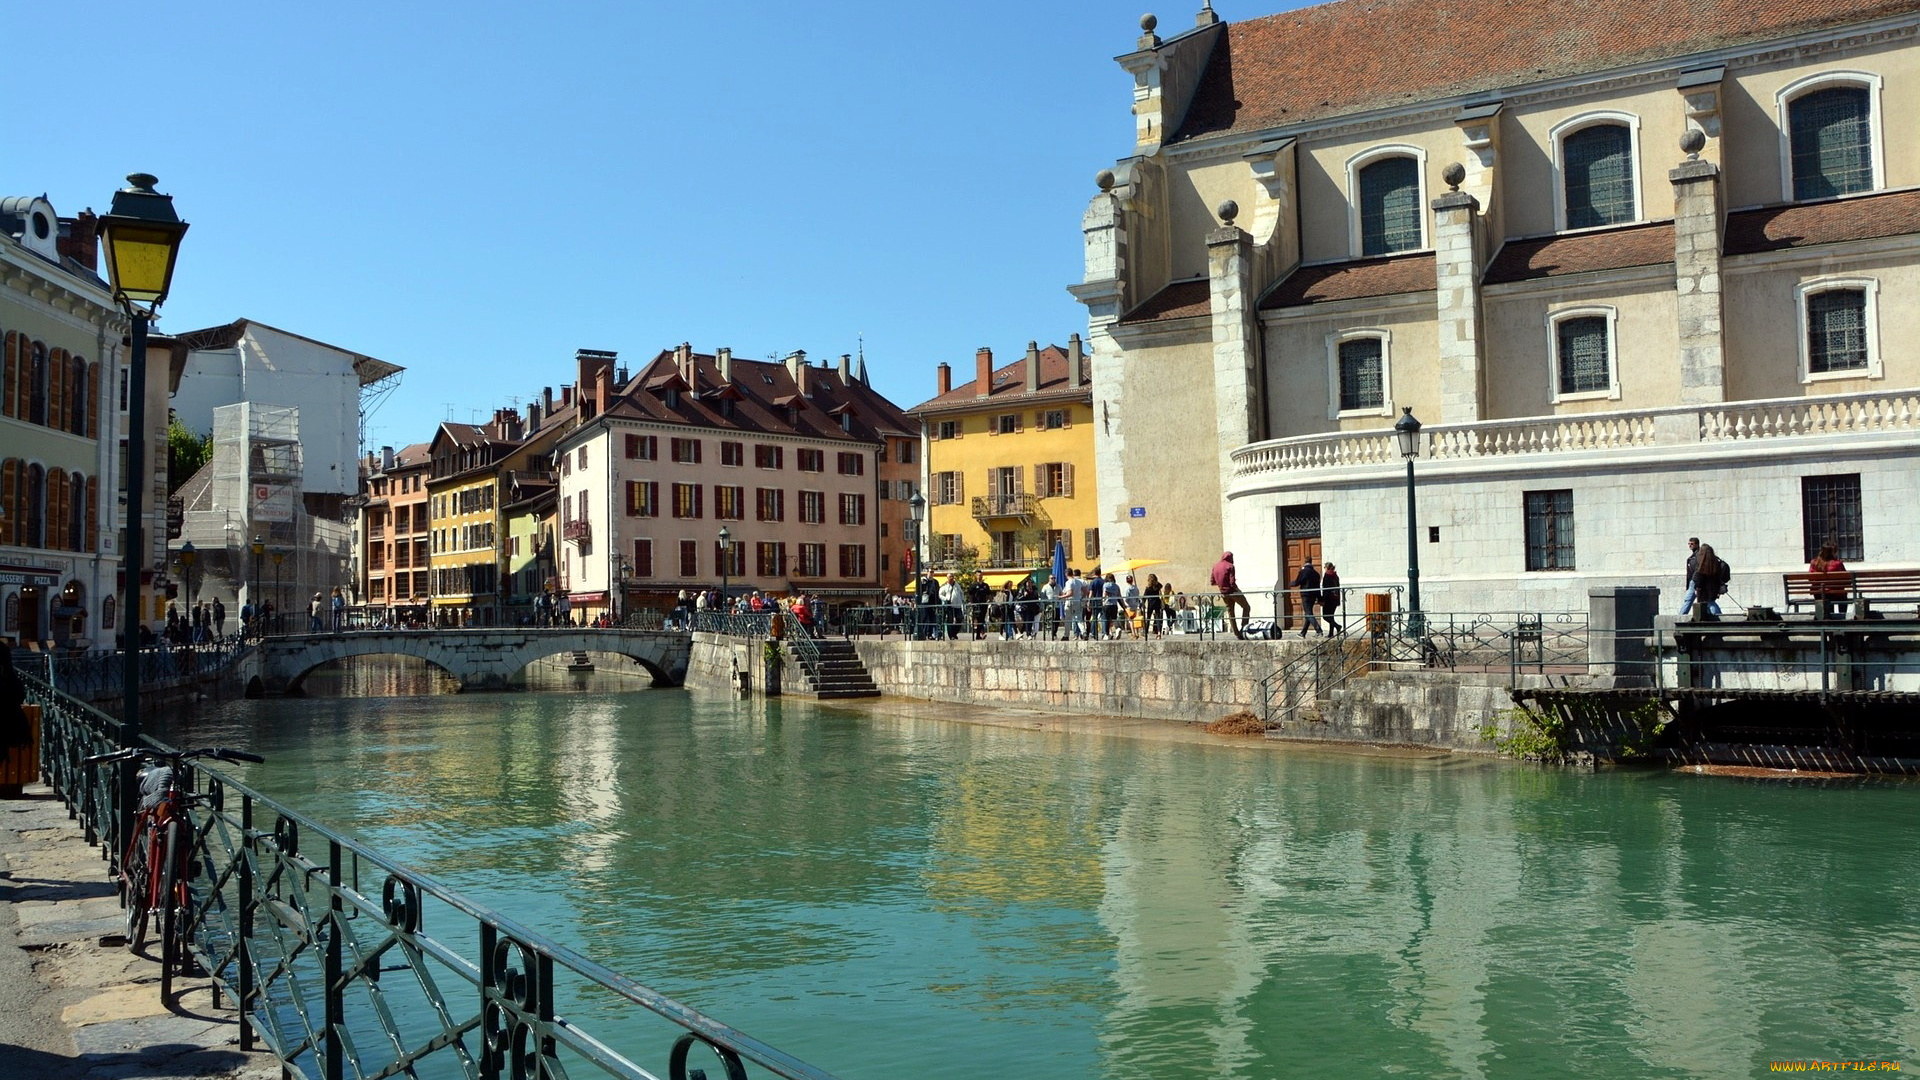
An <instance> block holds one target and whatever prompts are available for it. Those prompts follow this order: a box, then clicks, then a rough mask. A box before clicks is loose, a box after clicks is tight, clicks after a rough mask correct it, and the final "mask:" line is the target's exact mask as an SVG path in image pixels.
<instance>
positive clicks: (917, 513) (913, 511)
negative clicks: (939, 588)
mask: <svg viewBox="0 0 1920 1080" xmlns="http://www.w3.org/2000/svg"><path fill="white" fill-rule="evenodd" d="M926 517H927V497H926V496H925V495H922V494H920V492H918V491H915V492H914V493H913V496H912V497H911V498H909V499H908V500H907V520H908V521H911V522H913V579H914V581H915V582H916V584H915V585H914V587H913V588H914V598H913V611H914V615H913V622H914V631H913V636H914V638H915V640H918V639H919V637H920V634H921V632H922V630H923V629H924V628H923V627H922V626H921V625H920V612H922V611H924V610H926V607H925V605H926V603H927V598H926V597H924V596H921V595H919V591H920V590H921V589H924V588H926V587H927V586H926V580H927V579H926V578H924V577H922V576H921V575H922V574H924V573H925V572H926V565H927V563H926V557H925V556H924V555H922V554H921V548H922V547H923V546H924V545H923V544H922V543H921V540H922V539H923V538H924V537H925V536H926V530H925V529H922V528H921V527H920V523H921V522H923V521H925V520H926ZM902 632H903V633H904V632H905V631H904V630H903V631H902Z"/></svg>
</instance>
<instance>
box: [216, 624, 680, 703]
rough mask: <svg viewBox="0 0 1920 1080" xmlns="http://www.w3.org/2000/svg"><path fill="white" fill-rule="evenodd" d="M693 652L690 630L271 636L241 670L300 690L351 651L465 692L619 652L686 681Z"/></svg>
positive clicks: (664, 681)
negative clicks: (440, 678)
mask: <svg viewBox="0 0 1920 1080" xmlns="http://www.w3.org/2000/svg"><path fill="white" fill-rule="evenodd" d="M691 651H692V648H691V641H690V638H689V636H688V635H686V634H676V633H670V632H665V631H660V630H622V629H609V630H599V629H584V628H583V629H571V630H569V629H552V630H547V629H531V628H529V629H486V630H393V631H359V630H353V631H348V632H346V633H343V634H302V635H289V636H286V637H270V638H266V639H264V640H263V641H261V643H260V646H259V647H258V648H257V649H254V650H253V651H252V652H251V653H249V654H248V655H247V656H245V657H243V658H242V659H241V660H240V662H239V665H238V670H237V671H236V674H237V675H238V677H239V679H240V682H241V684H242V685H243V686H245V687H246V692H247V696H248V697H258V696H261V695H263V694H298V693H300V684H301V683H302V682H303V681H304V680H305V679H306V677H307V674H308V673H309V672H311V671H312V670H313V669H314V668H317V667H319V666H320V665H322V664H326V663H330V662H332V661H335V660H344V659H346V658H348V657H351V656H415V657H419V658H420V659H422V660H425V661H426V662H427V663H429V664H432V665H434V666H435V667H437V668H440V669H441V670H443V671H445V672H446V673H447V674H449V675H451V676H453V677H454V678H456V679H458V680H459V681H460V689H462V690H505V689H507V688H509V687H511V686H515V685H523V684H524V683H525V682H526V679H525V675H524V673H525V671H526V668H527V665H528V664H531V663H533V662H535V661H537V660H543V659H545V658H547V657H549V656H571V655H572V654H574V653H576V652H590V653H593V652H597V653H616V654H618V655H620V656H625V657H627V658H629V659H631V660H632V661H633V662H634V663H636V664H639V665H640V666H641V667H643V668H645V669H646V670H647V672H648V673H649V674H650V675H652V676H653V685H655V686H679V685H680V684H681V683H682V682H683V681H685V679H686V677H687V661H688V657H689V655H690V653H691Z"/></svg>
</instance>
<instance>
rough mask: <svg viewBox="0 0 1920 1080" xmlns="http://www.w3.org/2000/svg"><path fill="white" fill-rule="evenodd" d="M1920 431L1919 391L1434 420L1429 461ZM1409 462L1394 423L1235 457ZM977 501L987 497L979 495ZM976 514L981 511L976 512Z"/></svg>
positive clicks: (1251, 465) (1265, 463)
mask: <svg viewBox="0 0 1920 1080" xmlns="http://www.w3.org/2000/svg"><path fill="white" fill-rule="evenodd" d="M1896 431H1897V432H1914V431H1920V391H1913V390H1903V391H1896V392H1890V393H1882V392H1869V393H1863V394H1835V395H1831V396H1826V397H1806V398H1798V397H1796V398H1773V399H1770V400H1765V401H1734V402H1725V403H1717V404H1713V405H1680V406H1672V407H1668V408H1662V409H1636V410H1632V411H1623V412H1609V413H1585V414H1570V415H1566V416H1545V417H1527V418H1524V419H1519V420H1487V421H1481V422H1477V423H1471V424H1431V425H1428V426H1426V427H1423V428H1422V429H1421V431H1420V434H1421V435H1422V436H1423V437H1424V438H1425V439H1426V444H1425V446H1423V447H1422V448H1421V454H1422V457H1424V458H1426V459H1428V460H1432V461H1470V460H1478V459H1488V458H1500V457H1511V456H1516V455H1521V454H1546V453H1582V452H1604V451H1612V450H1628V449H1636V448H1642V447H1667V448H1679V447H1684V446H1689V445H1698V444H1704V443H1729V442H1744V441H1751V440H1757V439H1785V438H1796V437H1806V436H1834V435H1870V434H1877V433H1880V432H1896ZM1400 460H1401V458H1400V448H1399V444H1398V441H1397V440H1396V438H1395V436H1394V433H1393V431H1392V430H1391V429H1388V428H1383V429H1380V430H1377V431H1356V432H1332V433H1329V434H1324V435H1300V436H1295V437H1293V438H1287V439H1274V440H1271V441H1269V442H1263V443H1255V444H1253V445H1251V446H1245V447H1242V448H1241V449H1239V450H1236V451H1234V453H1233V462H1234V469H1233V473H1234V476H1236V477H1245V476H1256V475H1261V474H1268V473H1276V472H1292V471H1296V470H1305V469H1333V468H1346V467H1365V466H1376V465H1380V466H1384V465H1391V464H1397V463H1398V462H1399V461H1400ZM975 501H976V502H978V500H975ZM975 516H976V517H977V516H979V512H978V511H977V510H976V511H975Z"/></svg>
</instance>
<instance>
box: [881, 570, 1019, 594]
mask: <svg viewBox="0 0 1920 1080" xmlns="http://www.w3.org/2000/svg"><path fill="white" fill-rule="evenodd" d="M1038 573H1041V571H1039V570H987V571H983V572H982V573H981V574H980V577H981V579H982V580H984V581H985V582H986V583H987V587H988V588H993V589H1011V588H1013V587H1014V586H1016V585H1019V584H1020V583H1021V582H1023V581H1025V580H1027V579H1028V578H1030V577H1032V576H1033V575H1035V574H1038ZM934 577H936V578H938V579H940V584H942V585H945V584H946V583H947V575H945V574H935V575H934ZM919 584H920V582H919V580H918V579H915V580H913V581H909V582H907V587H906V589H905V590H904V591H905V592H907V593H908V594H909V595H911V594H912V593H913V591H914V587H915V586H916V585H919Z"/></svg>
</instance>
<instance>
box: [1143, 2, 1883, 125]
mask: <svg viewBox="0 0 1920 1080" xmlns="http://www.w3.org/2000/svg"><path fill="white" fill-rule="evenodd" d="M1914 11H1920V0H1672V2H1670V3H1665V4H1660V5H1657V6H1653V7H1649V6H1648V5H1647V4H1646V3H1645V2H1644V0H1584V2H1582V3H1578V4H1546V3H1527V2H1521V0H1438V2H1436V0H1334V2H1333V3H1327V4H1320V5H1317V6H1314V7H1306V8H1300V9H1299V10H1296V11H1288V12H1283V13H1281V14H1278V15H1269V16H1266V17H1265V18H1259V19H1249V20H1247V21H1245V22H1236V23H1232V24H1230V25H1228V27H1227V30H1226V33H1224V34H1221V35H1219V36H1218V38H1217V39H1216V40H1215V43H1214V47H1213V55H1212V57H1211V58H1210V59H1209V60H1208V62H1207V70H1206V73H1205V74H1204V75H1203V76H1202V77H1201V80H1200V84H1199V87H1198V88H1197V90H1196V92H1195V94H1194V98H1193V101H1192V104H1191V105H1190V106H1189V107H1188V109H1187V114H1186V117H1185V118H1184V120H1182V122H1181V124H1180V130H1179V132H1178V133H1177V134H1176V135H1175V136H1174V138H1173V139H1172V140H1171V141H1173V142H1179V141H1182V140H1186V139H1194V138H1199V137H1201V136H1208V135H1219V134H1224V133H1246V132H1254V131H1261V130H1266V129H1269V128H1279V127H1285V126H1287V125H1292V124H1301V123H1306V122H1309V121H1314V120H1319V119H1322V118H1325V117H1331V116H1339V115H1342V114H1345V113H1354V112H1360V111H1364V110H1367V109H1372V108H1380V107H1386V106H1392V105H1401V104H1406V103H1409V102H1419V101H1428V100H1432V99H1435V98H1447V97H1454V96H1460V95H1472V94H1480V93H1491V92H1493V91H1497V90H1501V89H1503V88H1508V87H1518V86H1525V85H1529V84H1533V83H1539V82H1544V81H1547V80H1550V79H1557V78H1563V77H1566V76H1572V75H1582V74H1587V73H1591V72H1599V71H1605V70H1608V69H1611V68H1618V67H1622V66H1626V65H1631V64H1639V63H1646V62H1651V61H1658V60H1663V59H1669V58H1672V59H1679V58H1683V57H1687V56H1691V55H1694V54H1698V53H1701V52H1705V51H1708V50H1712V49H1718V48H1723V47H1727V46H1734V45H1741V44H1745V43H1749V42H1763V41H1771V40H1776V39H1779V38H1783V37H1788V36H1790V35H1793V34H1798V33H1802V32H1805V31H1811V30H1819V29H1823V28H1826V27H1833V26H1843V25H1846V24H1849V23H1861V22H1867V21H1870V20H1875V19H1881V18H1887V17H1890V16H1896V15H1902V14H1907V13H1911V12H1914Z"/></svg>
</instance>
